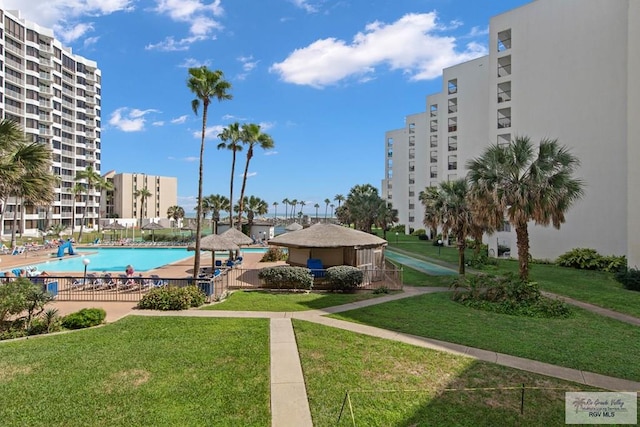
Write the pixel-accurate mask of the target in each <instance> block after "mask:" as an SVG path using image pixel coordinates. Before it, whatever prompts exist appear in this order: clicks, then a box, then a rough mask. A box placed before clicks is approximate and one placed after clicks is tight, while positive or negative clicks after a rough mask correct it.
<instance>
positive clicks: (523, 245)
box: [516, 222, 529, 282]
mask: <svg viewBox="0 0 640 427" xmlns="http://www.w3.org/2000/svg"><path fill="white" fill-rule="evenodd" d="M516 242H517V245H518V266H519V272H520V279H522V280H524V281H525V282H526V281H528V280H529V230H528V228H527V223H526V222H525V223H522V224H516Z"/></svg>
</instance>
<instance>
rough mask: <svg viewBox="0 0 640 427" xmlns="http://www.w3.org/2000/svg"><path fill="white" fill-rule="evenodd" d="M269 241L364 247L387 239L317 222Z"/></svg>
mask: <svg viewBox="0 0 640 427" xmlns="http://www.w3.org/2000/svg"><path fill="white" fill-rule="evenodd" d="M269 243H270V244H273V245H279V246H288V247H309V248H339V247H354V248H364V247H376V246H384V245H386V244H387V241H386V240H384V239H382V238H380V237H378V236H374V235H373V234H369V233H365V232H364V231H358V230H353V229H351V228H347V227H343V226H341V225H336V224H325V223H317V224H314V225H312V226H311V227H308V228H304V229H302V230H298V231H291V232H289V233H284V234H281V235H279V236H276V237H274V238H273V239H271V241H270V242H269Z"/></svg>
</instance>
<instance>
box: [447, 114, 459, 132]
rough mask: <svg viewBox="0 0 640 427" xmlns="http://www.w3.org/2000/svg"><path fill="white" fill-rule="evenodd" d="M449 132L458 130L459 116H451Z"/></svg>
mask: <svg viewBox="0 0 640 427" xmlns="http://www.w3.org/2000/svg"><path fill="white" fill-rule="evenodd" d="M447 129H448V130H449V132H457V131H458V118H457V117H450V118H449V123H448V128H447Z"/></svg>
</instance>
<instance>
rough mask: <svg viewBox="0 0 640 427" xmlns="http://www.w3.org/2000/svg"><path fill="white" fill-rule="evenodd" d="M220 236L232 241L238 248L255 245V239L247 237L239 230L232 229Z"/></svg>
mask: <svg viewBox="0 0 640 427" xmlns="http://www.w3.org/2000/svg"><path fill="white" fill-rule="evenodd" d="M220 235H221V236H224V237H225V238H227V239H229V240H231V241H232V242H233V243H235V244H236V245H238V246H246V245H250V244H252V243H253V239H252V238H251V237H249V236H247V235H246V234H244V233H243V232H242V231H240V230H238V229H237V228H230V229H228V230H227V231H225V232H224V233H220Z"/></svg>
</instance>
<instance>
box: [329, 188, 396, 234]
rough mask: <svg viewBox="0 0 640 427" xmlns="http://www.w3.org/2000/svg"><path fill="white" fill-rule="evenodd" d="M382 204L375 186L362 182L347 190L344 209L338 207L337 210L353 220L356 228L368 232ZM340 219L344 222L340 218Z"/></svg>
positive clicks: (344, 217)
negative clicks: (347, 194)
mask: <svg viewBox="0 0 640 427" xmlns="http://www.w3.org/2000/svg"><path fill="white" fill-rule="evenodd" d="M384 204H385V202H384V200H383V199H382V198H381V197H380V196H379V195H378V189H377V188H375V187H374V186H373V185H371V184H363V185H356V186H354V187H353V188H352V189H351V190H350V191H349V196H348V197H347V199H346V200H345V203H344V206H343V207H344V208H345V209H344V210H342V209H340V207H338V210H340V211H341V215H342V218H343V219H349V220H350V221H353V223H354V225H355V228H356V229H358V230H360V231H364V232H367V233H370V232H371V230H372V227H373V225H374V224H375V222H376V216H377V214H378V212H379V211H380V207H381V205H384ZM336 212H337V211H336ZM341 221H342V222H344V221H343V220H342V219H341Z"/></svg>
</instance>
